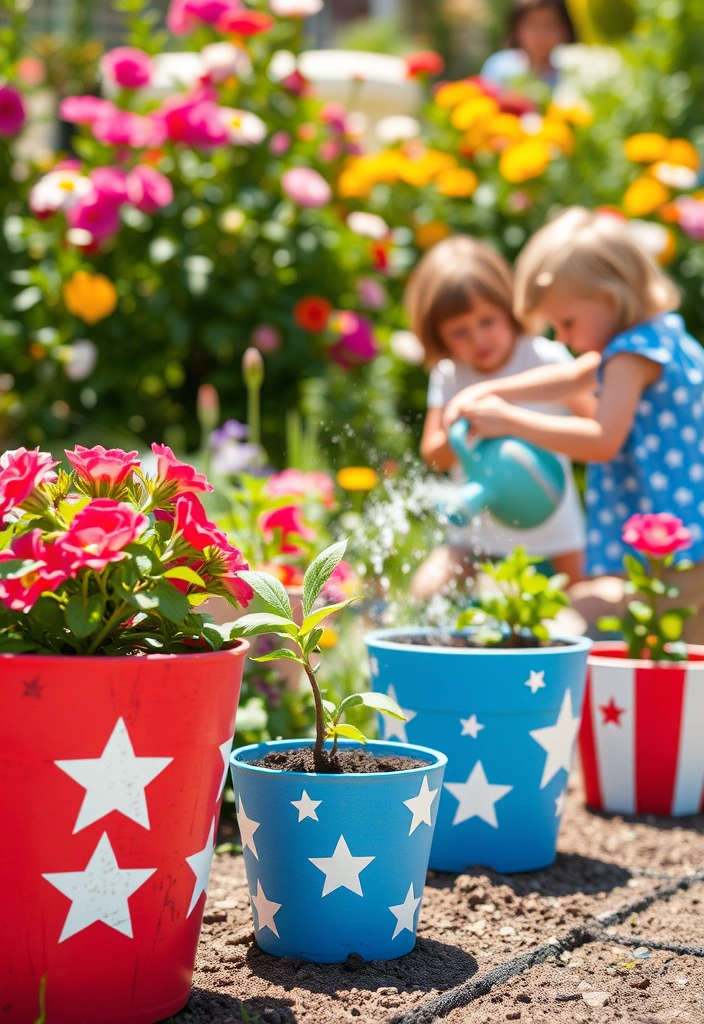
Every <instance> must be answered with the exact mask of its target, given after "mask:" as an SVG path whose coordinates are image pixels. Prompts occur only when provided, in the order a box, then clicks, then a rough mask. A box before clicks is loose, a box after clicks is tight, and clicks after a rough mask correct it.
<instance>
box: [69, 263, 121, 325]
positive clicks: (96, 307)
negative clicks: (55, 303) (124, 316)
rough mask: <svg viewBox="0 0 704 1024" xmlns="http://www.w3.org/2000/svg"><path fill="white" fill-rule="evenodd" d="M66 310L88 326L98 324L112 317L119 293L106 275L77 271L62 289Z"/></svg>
mask: <svg viewBox="0 0 704 1024" xmlns="http://www.w3.org/2000/svg"><path fill="white" fill-rule="evenodd" d="M62 292H63V296H64V302H65V303H66V309H67V310H68V311H69V313H73V315H74V316H79V317H80V318H81V320H85V322H86V323H87V324H97V322H98V320H103V319H104V318H105V317H106V316H110V314H111V313H112V311H113V310H114V309H115V306H116V305H117V292H116V291H115V286H114V284H113V283H112V281H111V280H110V279H109V278H107V277H105V275H104V274H89V273H88V271H87V270H77V271H76V273H75V274H74V275H73V277H71V278H69V280H68V281H65V282H64V284H63V287H62Z"/></svg>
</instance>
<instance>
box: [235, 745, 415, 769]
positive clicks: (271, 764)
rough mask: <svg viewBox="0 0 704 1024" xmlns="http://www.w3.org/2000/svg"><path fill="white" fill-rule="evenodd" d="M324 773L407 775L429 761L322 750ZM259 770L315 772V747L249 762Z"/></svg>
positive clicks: (273, 751) (350, 751)
mask: <svg viewBox="0 0 704 1024" xmlns="http://www.w3.org/2000/svg"><path fill="white" fill-rule="evenodd" d="M323 761H324V768H323V771H325V772H328V773H329V774H331V775H369V774H374V773H376V772H405V771H408V770H409V769H411V768H423V767H424V766H425V765H427V764H430V761H421V760H420V758H417V757H404V756H403V755H402V754H387V755H385V756H384V757H376V756H375V755H374V754H372V753H371V752H370V751H368V750H364V748H359V749H354V750H338V751H336V752H335V753H334V754H331V752H330V751H329V750H324V751H323ZM249 763H250V764H253V765H256V766H257V768H273V769H274V771H278V772H314V771H316V770H317V769H316V767H315V764H314V762H313V748H312V747H296V748H294V749H292V750H272V752H271V753H270V754H267V755H266V757H262V758H261V759H260V760H258V761H250V762H249Z"/></svg>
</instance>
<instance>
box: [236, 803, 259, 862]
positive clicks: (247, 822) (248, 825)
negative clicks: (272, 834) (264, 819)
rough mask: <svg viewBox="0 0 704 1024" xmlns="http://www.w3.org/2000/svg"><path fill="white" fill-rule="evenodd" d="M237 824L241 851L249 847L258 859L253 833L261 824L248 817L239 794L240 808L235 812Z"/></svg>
mask: <svg viewBox="0 0 704 1024" xmlns="http://www.w3.org/2000/svg"><path fill="white" fill-rule="evenodd" d="M237 824H238V825H239V827H240V836H241V837H242V853H244V851H245V850H246V849H247V847H249V849H250V850H251V851H252V853H253V854H254V856H255V857H256V858H257V860H259V854H258V853H257V847H256V845H255V843H254V833H255V832H256V831H257V829H258V828H259V826H260V825H261V822H260V821H255V820H254V818H248V817H247V812H246V811H245V809H244V804H243V803H242V797H241V796H240V809H239V811H238V812H237Z"/></svg>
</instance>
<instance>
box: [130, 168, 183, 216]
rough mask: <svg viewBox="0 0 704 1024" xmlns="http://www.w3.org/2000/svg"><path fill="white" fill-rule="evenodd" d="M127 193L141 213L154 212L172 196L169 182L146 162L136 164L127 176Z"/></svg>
mask: <svg viewBox="0 0 704 1024" xmlns="http://www.w3.org/2000/svg"><path fill="white" fill-rule="evenodd" d="M127 195H128V197H129V201H130V202H131V203H132V205H133V206H136V207H137V209H138V210H141V211H142V213H149V214H151V213H156V211H157V210H160V209H161V208H162V207H163V206H168V205H169V203H170V202H171V201H172V199H173V198H174V190H173V186H172V184H171V182H170V181H169V179H168V178H167V177H165V175H163V174H161V173H160V172H159V171H157V170H156V169H155V168H154V167H149V165H148V164H138V165H137V166H136V167H135V168H134V169H133V170H132V171H130V173H129V176H128V178H127Z"/></svg>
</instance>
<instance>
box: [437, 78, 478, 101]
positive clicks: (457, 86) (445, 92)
mask: <svg viewBox="0 0 704 1024" xmlns="http://www.w3.org/2000/svg"><path fill="white" fill-rule="evenodd" d="M481 95H482V91H481V89H480V88H479V86H478V85H475V84H474V82H448V83H447V84H446V85H441V86H440V88H439V89H438V91H437V92H436V93H435V104H436V106H438V107H456V106H457V104H458V103H463V102H464V101H465V100H469V99H472V97H473V96H481Z"/></svg>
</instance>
